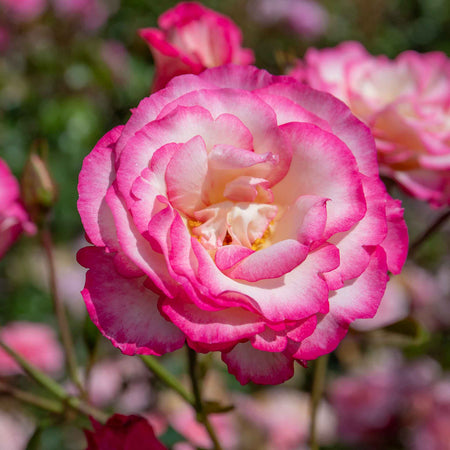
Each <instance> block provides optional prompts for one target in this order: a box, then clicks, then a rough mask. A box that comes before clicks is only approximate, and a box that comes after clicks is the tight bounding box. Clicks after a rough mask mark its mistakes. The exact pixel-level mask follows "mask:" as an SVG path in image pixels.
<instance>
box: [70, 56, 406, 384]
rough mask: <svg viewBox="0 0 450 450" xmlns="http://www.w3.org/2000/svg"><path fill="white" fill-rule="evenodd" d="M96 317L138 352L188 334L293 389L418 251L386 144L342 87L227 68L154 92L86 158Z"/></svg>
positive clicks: (87, 292)
mask: <svg viewBox="0 0 450 450" xmlns="http://www.w3.org/2000/svg"><path fill="white" fill-rule="evenodd" d="M78 190H79V200H78V209H79V212H80V215H81V219H82V222H83V225H84V228H85V230H86V233H87V236H88V239H89V240H90V242H91V243H92V244H93V246H89V247H86V248H84V249H82V250H80V252H79V253H78V260H79V262H80V263H81V264H82V265H83V266H85V267H87V268H88V269H89V271H88V272H87V275H86V285H85V288H84V290H83V292H82V294H83V297H84V300H85V302H86V305H87V308H88V312H89V314H90V316H91V318H92V320H93V321H94V323H95V324H96V325H97V327H98V328H99V329H100V330H101V332H102V333H103V334H104V335H105V336H106V337H108V338H109V339H110V340H111V341H112V342H113V344H114V345H115V346H117V347H118V348H120V349H121V350H122V351H123V352H124V353H126V354H134V353H140V354H142V353H144V354H155V355H161V354H163V353H166V352H170V351H173V350H175V349H177V348H179V347H181V346H182V345H183V343H184V342H185V341H187V343H188V345H189V346H191V347H192V348H193V349H195V350H196V351H199V352H209V351H221V352H222V358H223V360H224V361H225V362H226V364H227V365H228V368H229V371H230V372H231V373H233V374H235V375H236V377H237V378H238V380H239V381H240V382H241V383H246V382H248V381H249V380H252V381H254V382H257V383H265V384H270V383H272V384H274V383H280V382H282V381H284V380H286V379H288V378H290V377H291V376H292V374H293V362H294V360H299V361H301V362H303V361H304V360H311V359H314V358H317V357H318V356H320V355H323V354H325V353H328V352H330V351H332V350H333V349H334V348H335V347H336V346H337V345H338V343H339V341H340V340H341V339H342V338H343V337H344V335H345V334H346V332H347V329H348V327H349V324H350V323H351V322H352V321H353V320H355V319H357V318H367V317H372V316H373V315H374V314H375V312H376V310H377V307H378V304H379V302H380V299H381V297H382V295H383V292H384V289H385V285H386V281H387V271H388V270H390V271H392V272H394V273H398V272H399V271H400V270H401V267H402V265H403V263H404V260H405V258H406V248H407V233H406V227H405V224H404V221H403V215H402V209H401V208H400V205H399V202H398V201H394V200H392V199H391V198H390V197H389V196H388V195H387V193H386V190H385V188H384V185H383V184H382V182H381V181H380V179H379V176H378V166H377V161H376V151H375V146H374V141H373V138H372V136H371V134H370V132H369V130H368V129H367V127H366V126H365V125H363V124H362V123H361V122H360V121H359V120H358V119H356V118H355V117H354V116H353V115H352V114H351V113H350V110H349V109H348V108H347V107H346V106H345V105H344V104H343V103H342V102H340V101H339V100H337V99H335V98H334V97H332V96H331V95H329V94H326V93H322V92H318V91H315V90H313V89H311V88H310V87H308V86H306V85H303V84H301V83H298V82H296V81H295V80H294V79H293V78H290V77H278V76H272V75H270V74H269V73H267V72H265V71H263V70H258V69H256V68H254V67H251V66H235V65H228V66H222V67H219V68H214V69H209V70H206V71H205V72H203V73H202V74H200V75H183V76H180V77H177V78H175V79H174V80H172V82H171V83H169V85H168V86H167V88H166V89H163V90H161V91H158V92H157V93H155V94H153V95H152V96H150V97H148V98H145V99H144V100H142V102H141V103H140V104H139V106H138V107H137V108H136V109H135V110H134V111H133V114H132V116H131V118H130V119H129V121H128V122H127V124H126V125H125V126H119V127H116V128H114V129H113V130H112V131H110V132H109V133H107V134H106V135H105V136H104V137H103V138H102V139H101V140H100V141H99V142H98V144H97V145H96V147H95V148H94V149H93V150H92V152H91V153H90V154H89V155H88V156H87V157H86V159H85V161H84V163H83V168H82V170H81V173H80V178H79V186H78Z"/></svg>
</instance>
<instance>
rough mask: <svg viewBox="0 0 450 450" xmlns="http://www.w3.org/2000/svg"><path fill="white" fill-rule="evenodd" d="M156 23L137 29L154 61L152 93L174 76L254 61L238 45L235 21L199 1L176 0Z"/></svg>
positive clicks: (249, 53)
mask: <svg viewBox="0 0 450 450" xmlns="http://www.w3.org/2000/svg"><path fill="white" fill-rule="evenodd" d="M158 26H159V29H157V28H144V29H142V30H140V31H139V34H140V35H141V37H142V38H143V39H144V40H145V41H146V42H147V44H148V46H149V47H150V50H151V52H152V55H153V58H154V60H155V65H156V75H155V79H154V82H153V86H152V92H155V91H157V90H159V89H161V88H163V87H164V86H165V85H166V84H167V83H168V82H169V81H170V80H171V79H172V78H173V77H174V76H176V75H181V74H186V73H194V74H198V73H200V72H203V70H205V69H206V68H208V67H216V66H221V65H222V64H228V63H234V64H243V65H246V64H252V63H253V61H254V56H253V52H252V50H250V49H247V48H242V47H241V44H242V34H241V31H240V30H239V28H238V27H237V26H236V24H235V23H234V22H233V21H232V20H231V19H229V18H228V17H226V16H224V15H222V14H219V13H217V12H215V11H212V10H210V9H208V8H206V7H204V6H203V5H201V4H200V3H195V2H183V3H179V4H178V5H177V6H175V8H172V9H169V10H168V11H166V12H165V13H164V14H162V15H161V16H160V18H159V19H158Z"/></svg>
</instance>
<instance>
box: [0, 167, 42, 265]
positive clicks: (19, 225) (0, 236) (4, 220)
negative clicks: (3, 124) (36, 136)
mask: <svg viewBox="0 0 450 450" xmlns="http://www.w3.org/2000/svg"><path fill="white" fill-rule="evenodd" d="M22 231H26V232H28V233H34V232H35V227H34V225H33V224H32V223H31V222H30V221H29V218H28V214H27V212H26V211H25V209H24V207H23V205H22V202H21V200H20V188H19V183H18V182H17V180H16V179H15V178H14V176H13V174H12V173H11V171H10V170H9V167H8V166H7V165H6V163H5V162H4V161H3V160H1V159H0V258H1V257H2V256H3V255H4V254H5V253H6V251H7V250H8V248H9V247H10V246H11V244H12V243H13V242H14V241H15V240H16V239H17V238H18V237H19V235H20V234H21V233H22Z"/></svg>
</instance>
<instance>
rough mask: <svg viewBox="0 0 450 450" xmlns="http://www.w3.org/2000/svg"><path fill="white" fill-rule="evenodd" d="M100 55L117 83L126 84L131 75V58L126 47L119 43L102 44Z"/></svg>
mask: <svg viewBox="0 0 450 450" xmlns="http://www.w3.org/2000/svg"><path fill="white" fill-rule="evenodd" d="M100 55H101V57H102V60H103V62H104V63H105V64H106V66H107V67H108V69H109V70H110V72H111V75H112V77H113V78H114V80H115V82H117V83H121V84H123V83H126V81H127V80H128V78H129V75H130V73H129V72H130V67H129V57H128V52H127V49H126V48H125V46H124V45H123V44H122V43H120V42H119V41H114V40H107V41H105V42H103V43H102V46H101V49H100Z"/></svg>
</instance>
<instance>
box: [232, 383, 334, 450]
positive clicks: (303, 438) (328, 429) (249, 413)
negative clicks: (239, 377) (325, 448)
mask: <svg viewBox="0 0 450 450" xmlns="http://www.w3.org/2000/svg"><path fill="white" fill-rule="evenodd" d="M235 403H236V406H237V413H238V415H240V416H242V417H244V418H245V420H246V421H247V422H249V423H250V424H253V425H256V427H257V428H258V429H259V430H260V431H261V433H262V434H263V435H264V442H266V443H267V449H268V450H294V449H295V450H300V449H305V450H306V449H307V448H308V446H307V442H308V438H309V425H310V420H311V414H310V396H309V395H308V394H306V393H304V392H299V391H297V390H295V389H289V388H270V389H266V390H264V391H262V392H260V393H257V394H256V395H254V396H250V395H237V396H236V399H235ZM317 420H318V423H317V434H318V439H319V442H320V443H321V444H322V445H329V444H331V443H332V442H333V440H334V438H335V428H336V418H335V417H334V413H333V411H332V410H331V408H330V406H329V405H328V404H327V403H326V402H325V401H323V402H322V403H321V404H320V405H319V410H318V416H317Z"/></svg>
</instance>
